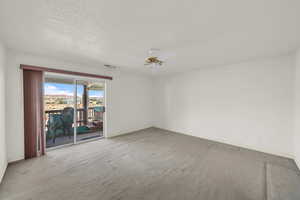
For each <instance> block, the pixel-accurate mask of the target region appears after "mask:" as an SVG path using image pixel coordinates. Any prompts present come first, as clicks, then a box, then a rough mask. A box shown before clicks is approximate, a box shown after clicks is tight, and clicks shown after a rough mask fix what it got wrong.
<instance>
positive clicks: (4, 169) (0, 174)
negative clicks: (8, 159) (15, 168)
mask: <svg viewBox="0 0 300 200" xmlns="http://www.w3.org/2000/svg"><path fill="white" fill-rule="evenodd" d="M6 168H7V163H6V164H5V166H4V167H3V169H2V170H1V171H0V183H1V182H2V179H3V177H4V174H5V171H6Z"/></svg>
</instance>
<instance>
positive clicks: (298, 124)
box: [293, 49, 300, 168]
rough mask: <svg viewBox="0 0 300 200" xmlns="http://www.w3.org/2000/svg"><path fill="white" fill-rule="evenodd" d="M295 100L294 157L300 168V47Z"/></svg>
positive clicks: (296, 71) (297, 54)
mask: <svg viewBox="0 0 300 200" xmlns="http://www.w3.org/2000/svg"><path fill="white" fill-rule="evenodd" d="M295 64H296V65H295V76H294V78H295V87H294V92H295V93H294V94H295V101H294V107H295V110H294V111H295V112H294V117H295V121H294V144H293V145H294V157H295V161H296V163H297V164H298V167H299V168H300V49H299V50H298V52H297V53H296V63H295Z"/></svg>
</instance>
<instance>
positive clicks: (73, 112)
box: [44, 73, 105, 148]
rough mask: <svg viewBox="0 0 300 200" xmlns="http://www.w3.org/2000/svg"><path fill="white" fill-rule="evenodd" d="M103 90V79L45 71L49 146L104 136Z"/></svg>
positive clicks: (46, 127)
mask: <svg viewBox="0 0 300 200" xmlns="http://www.w3.org/2000/svg"><path fill="white" fill-rule="evenodd" d="M104 94H105V84H104V82H96V81H94V80H88V79H81V78H78V77H68V76H61V75H58V74H53V73H49V74H46V75H45V80H44V113H45V135H46V148H52V147H57V146H61V145H67V144H74V143H78V142H81V141H86V140H90V139H94V138H100V137H103V126H104V109H105V107H104V99H105V98H104Z"/></svg>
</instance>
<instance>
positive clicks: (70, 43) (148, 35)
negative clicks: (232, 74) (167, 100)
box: [0, 0, 300, 73]
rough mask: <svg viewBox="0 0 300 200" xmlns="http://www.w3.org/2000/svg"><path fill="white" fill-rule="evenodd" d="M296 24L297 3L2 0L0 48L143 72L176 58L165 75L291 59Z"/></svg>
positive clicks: (297, 40)
mask: <svg viewBox="0 0 300 200" xmlns="http://www.w3.org/2000/svg"><path fill="white" fill-rule="evenodd" d="M299 19H300V1H299V0H226V1H224V0H184V1H183V0H178V1H176V0H147V1H146V0H129V1H124V0H109V1H108V0H0V40H2V41H3V42H4V43H6V45H7V46H9V47H11V48H14V49H18V50H22V51H26V52H30V53H37V54H42V55H48V56H53V57H57V58H63V59H66V60H72V61H79V60H80V61H83V62H85V63H88V62H91V63H103V62H104V63H108V64H113V65H118V66H120V67H123V68H132V69H134V70H144V71H145V68H146V67H145V66H144V65H143V63H144V58H145V56H146V53H147V50H148V49H150V48H152V47H155V48H160V49H161V50H162V51H164V52H167V53H170V54H172V55H173V56H171V57H170V58H169V59H168V60H167V63H166V65H165V67H164V69H163V70H162V72H161V73H170V72H174V71H186V70H188V69H195V68H197V67H207V66H214V65H221V64H228V63H234V62H240V61H243V60H248V59H251V58H256V57H265V56H275V55H279V54H286V53H288V52H291V51H293V50H295V49H296V48H297V47H299V45H300V23H299ZM148 71H149V72H150V70H148Z"/></svg>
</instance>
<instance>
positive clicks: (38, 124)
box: [23, 69, 45, 159]
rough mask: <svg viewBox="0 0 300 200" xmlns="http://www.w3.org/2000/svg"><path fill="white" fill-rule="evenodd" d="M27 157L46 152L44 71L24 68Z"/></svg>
mask: <svg viewBox="0 0 300 200" xmlns="http://www.w3.org/2000/svg"><path fill="white" fill-rule="evenodd" d="M23 86H24V90H23V91H24V138H25V140H24V143H25V159H28V158H33V157H36V156H39V155H43V154H45V144H44V143H45V140H44V125H43V72H42V71H35V70H26V69H24V70H23Z"/></svg>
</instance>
